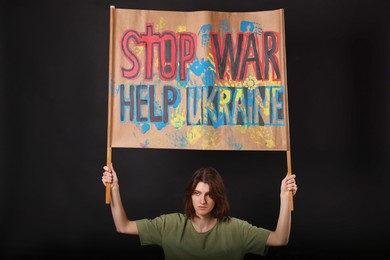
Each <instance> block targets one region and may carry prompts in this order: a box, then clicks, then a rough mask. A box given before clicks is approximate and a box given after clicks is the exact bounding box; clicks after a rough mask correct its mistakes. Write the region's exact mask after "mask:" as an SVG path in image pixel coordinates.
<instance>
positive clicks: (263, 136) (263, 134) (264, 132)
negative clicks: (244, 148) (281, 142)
mask: <svg viewBox="0 0 390 260" xmlns="http://www.w3.org/2000/svg"><path fill="white" fill-rule="evenodd" d="M248 130H249V136H250V138H251V140H252V141H253V142H254V143H256V144H260V145H265V146H266V147H268V148H275V147H276V142H275V136H274V135H273V133H272V130H271V129H270V128H269V127H265V126H256V127H249V129H248Z"/></svg>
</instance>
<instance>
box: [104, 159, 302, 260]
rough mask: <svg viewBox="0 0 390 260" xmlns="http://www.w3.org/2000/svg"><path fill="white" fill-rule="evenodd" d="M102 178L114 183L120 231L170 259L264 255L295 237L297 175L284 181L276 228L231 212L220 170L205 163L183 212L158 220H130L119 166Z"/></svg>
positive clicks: (113, 199)
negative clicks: (156, 247) (293, 199)
mask: <svg viewBox="0 0 390 260" xmlns="http://www.w3.org/2000/svg"><path fill="white" fill-rule="evenodd" d="M104 170H105V171H104V173H103V177H102V182H103V184H104V185H111V211H112V216H113V219H114V222H115V227H116V230H117V231H118V232H120V233H126V234H132V235H139V237H140V241H141V244H142V245H150V244H156V245H160V246H161V247H162V248H163V250H164V255H165V259H186V260H191V259H213V260H215V259H223V260H226V259H244V257H245V254H247V253H253V254H259V255H265V254H266V253H267V250H268V246H281V245H286V244H287V243H288V240H289V236H290V226H291V212H290V209H289V193H290V192H293V194H294V195H295V193H296V191H297V189H298V188H297V185H296V182H295V175H290V176H286V177H285V178H284V179H283V180H282V183H281V191H280V212H279V219H278V223H277V226H276V230H275V231H270V230H266V229H263V228H258V227H255V226H252V225H251V224H249V223H248V222H246V221H243V220H240V219H237V218H233V217H229V215H228V214H229V203H228V201H227V196H226V191H225V187H224V184H223V181H222V178H221V176H220V174H219V173H218V171H217V170H216V169H214V168H212V167H206V168H200V169H198V170H197V171H196V172H195V173H194V174H193V176H192V178H191V180H190V182H189V184H188V186H187V188H186V193H185V203H184V204H185V205H184V214H181V213H175V214H167V215H161V216H159V217H157V218H155V219H152V220H150V219H142V220H137V221H133V220H129V219H128V218H127V215H126V213H125V210H124V208H123V205H122V201H121V197H120V193H119V184H118V177H117V175H116V172H115V170H114V169H113V167H112V168H109V167H107V166H105V167H104Z"/></svg>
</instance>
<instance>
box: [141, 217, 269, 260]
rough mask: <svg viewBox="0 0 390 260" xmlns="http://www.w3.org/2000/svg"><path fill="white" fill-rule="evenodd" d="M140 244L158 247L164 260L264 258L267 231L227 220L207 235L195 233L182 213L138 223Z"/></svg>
mask: <svg viewBox="0 0 390 260" xmlns="http://www.w3.org/2000/svg"><path fill="white" fill-rule="evenodd" d="M136 223H137V228H138V233H139V238H140V242H141V245H152V244H154V245H159V246H161V247H162V248H163V250H164V255H165V259H166V260H176V259H185V260H191V259H196V260H198V259H210V260H219V259H221V260H222V259H223V260H229V259H231V260H233V259H234V260H237V259H244V256H245V254H247V253H253V254H258V255H265V254H266V253H267V251H268V247H267V246H266V242H267V239H268V236H269V234H270V231H269V230H266V229H263V228H258V227H255V226H253V225H251V224H249V223H248V222H246V221H243V220H240V219H237V218H230V219H229V220H228V221H218V222H217V224H216V225H215V226H214V227H213V228H212V229H210V230H209V231H207V232H204V233H199V232H197V231H196V230H195V229H194V227H193V226H192V224H191V221H190V220H189V219H188V218H186V217H185V216H184V215H183V214H181V213H173V214H167V215H161V216H159V217H157V218H154V219H141V220H137V221H136Z"/></svg>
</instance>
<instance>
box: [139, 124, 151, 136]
mask: <svg viewBox="0 0 390 260" xmlns="http://www.w3.org/2000/svg"><path fill="white" fill-rule="evenodd" d="M149 130H150V125H149V124H143V125H142V126H141V132H142V133H143V134H145V133H146V132H148V131H149Z"/></svg>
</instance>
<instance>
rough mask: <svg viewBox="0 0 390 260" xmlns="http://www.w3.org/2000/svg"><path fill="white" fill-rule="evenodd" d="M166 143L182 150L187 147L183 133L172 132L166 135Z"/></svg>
mask: <svg viewBox="0 0 390 260" xmlns="http://www.w3.org/2000/svg"><path fill="white" fill-rule="evenodd" d="M166 136H167V137H168V139H169V140H168V142H169V143H170V144H171V145H172V146H175V147H178V148H184V147H186V146H187V145H188V141H187V138H186V136H185V135H184V132H179V131H174V132H172V133H167V135H166Z"/></svg>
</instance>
